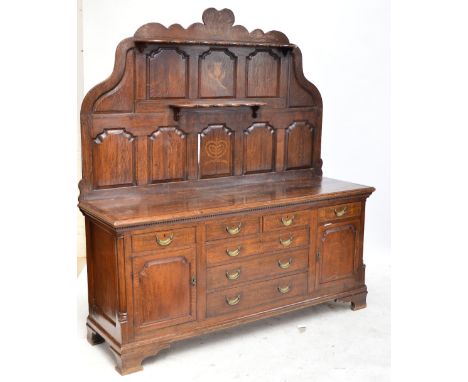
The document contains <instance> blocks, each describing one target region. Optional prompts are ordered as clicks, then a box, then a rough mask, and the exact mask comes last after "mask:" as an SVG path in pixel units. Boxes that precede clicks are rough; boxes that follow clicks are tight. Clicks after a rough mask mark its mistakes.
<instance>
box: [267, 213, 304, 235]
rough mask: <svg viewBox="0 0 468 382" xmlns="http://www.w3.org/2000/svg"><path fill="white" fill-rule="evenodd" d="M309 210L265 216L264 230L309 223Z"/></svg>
mask: <svg viewBox="0 0 468 382" xmlns="http://www.w3.org/2000/svg"><path fill="white" fill-rule="evenodd" d="M309 218H310V213H309V211H294V212H285V213H281V214H275V215H267V216H264V217H263V232H268V231H271V230H275V229H280V228H292V227H300V226H304V225H308V224H309V220H310V219H309Z"/></svg>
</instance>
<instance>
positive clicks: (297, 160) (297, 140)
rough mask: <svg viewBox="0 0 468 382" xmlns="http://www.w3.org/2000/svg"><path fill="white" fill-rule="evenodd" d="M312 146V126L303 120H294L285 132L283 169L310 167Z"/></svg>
mask: <svg viewBox="0 0 468 382" xmlns="http://www.w3.org/2000/svg"><path fill="white" fill-rule="evenodd" d="M313 148H314V129H313V126H312V125H310V124H309V123H307V122H305V121H299V122H294V123H293V124H292V125H290V126H289V127H288V128H287V129H286V132H285V169H286V170H292V169H301V168H310V167H312V155H313Z"/></svg>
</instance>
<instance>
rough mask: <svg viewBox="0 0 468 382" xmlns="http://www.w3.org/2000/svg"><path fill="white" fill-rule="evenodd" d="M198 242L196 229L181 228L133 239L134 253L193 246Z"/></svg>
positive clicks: (141, 235) (142, 235) (138, 236)
mask: <svg viewBox="0 0 468 382" xmlns="http://www.w3.org/2000/svg"><path fill="white" fill-rule="evenodd" d="M195 242H196V236H195V228H194V227H189V228H179V229H171V230H165V231H156V232H151V233H145V234H140V235H134V236H133V237H132V250H133V251H134V252H143V251H159V250H167V249H172V248H178V247H185V246H188V245H193V244H195Z"/></svg>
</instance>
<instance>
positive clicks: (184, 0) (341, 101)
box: [81, 0, 390, 258]
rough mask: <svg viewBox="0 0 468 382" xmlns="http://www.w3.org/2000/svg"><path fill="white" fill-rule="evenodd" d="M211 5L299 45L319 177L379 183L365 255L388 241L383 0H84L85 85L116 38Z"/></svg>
mask: <svg viewBox="0 0 468 382" xmlns="http://www.w3.org/2000/svg"><path fill="white" fill-rule="evenodd" d="M212 6H214V7H216V8H217V9H221V8H230V9H232V10H233V12H234V14H235V16H236V24H241V25H244V26H245V27H246V28H247V29H248V30H253V29H256V28H260V29H263V30H264V31H269V30H272V29H276V30H280V31H282V32H283V33H285V34H286V35H287V36H288V37H289V40H290V41H291V42H292V43H295V44H297V45H298V46H299V47H300V48H301V50H302V54H303V64H304V74H305V76H306V78H307V79H309V80H310V81H311V82H313V83H314V84H315V85H316V86H317V87H318V89H319V90H320V92H321V94H322V97H323V103H324V117H323V133H322V158H323V160H324V167H323V171H324V176H326V177H331V178H338V179H341V180H347V181H351V182H355V183H360V184H365V185H369V186H374V187H376V188H377V191H376V192H375V193H374V194H373V195H372V196H371V197H370V199H369V200H368V203H367V208H366V212H367V220H366V233H365V235H366V240H365V243H366V249H365V253H366V255H365V256H366V257H368V258H369V257H371V252H372V248H376V249H377V248H379V249H388V248H389V247H390V121H389V119H390V118H389V107H390V106H389V104H390V94H389V80H390V78H389V77H390V75H389V50H390V38H389V29H390V28H389V1H388V0H378V1H377V0H354V1H348V0H335V1H325V0H309V1H307V2H305V1H296V2H294V1H289V2H287V3H284V2H281V3H280V2H273V1H271V0H270V1H267V0H256V1H249V2H247V1H244V2H241V1H232V0H221V1H219V0H216V1H214V0H211V1H207V0H198V1H190V0H179V1H177V2H167V1H157V0H138V1H135V0H133V1H132V0H99V1H96V0H83V48H84V52H83V62H84V67H83V88H84V92H87V91H88V90H89V89H90V88H91V87H92V86H94V85H95V84H97V83H99V82H101V81H102V80H104V79H105V78H107V77H108V76H109V75H110V73H111V71H112V68H113V64H114V54H115V48H116V46H117V44H118V43H119V42H120V41H121V40H122V39H124V38H125V37H130V36H132V35H133V34H134V32H135V30H136V29H137V28H138V27H139V26H140V25H143V24H145V23H147V22H153V21H155V22H161V23H162V24H164V25H166V26H168V25H170V24H173V23H179V24H181V25H182V26H184V27H187V26H188V25H190V24H192V23H194V22H199V21H201V15H202V12H203V10H204V9H205V8H209V7H212ZM81 239H82V240H83V238H81ZM376 253H385V251H376Z"/></svg>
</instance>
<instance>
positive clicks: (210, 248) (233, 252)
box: [206, 235, 262, 266]
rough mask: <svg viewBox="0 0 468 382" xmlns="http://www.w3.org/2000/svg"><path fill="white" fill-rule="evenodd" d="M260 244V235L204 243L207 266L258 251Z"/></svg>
mask: <svg viewBox="0 0 468 382" xmlns="http://www.w3.org/2000/svg"><path fill="white" fill-rule="evenodd" d="M261 250H262V244H261V240H260V236H259V235H256V236H253V237H250V238H242V237H240V238H238V239H234V240H222V241H217V242H213V243H209V244H207V245H206V262H207V264H208V266H213V265H217V264H221V263H230V262H232V261H233V260H237V259H243V258H245V257H247V256H251V255H255V254H258V253H260V252H261Z"/></svg>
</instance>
